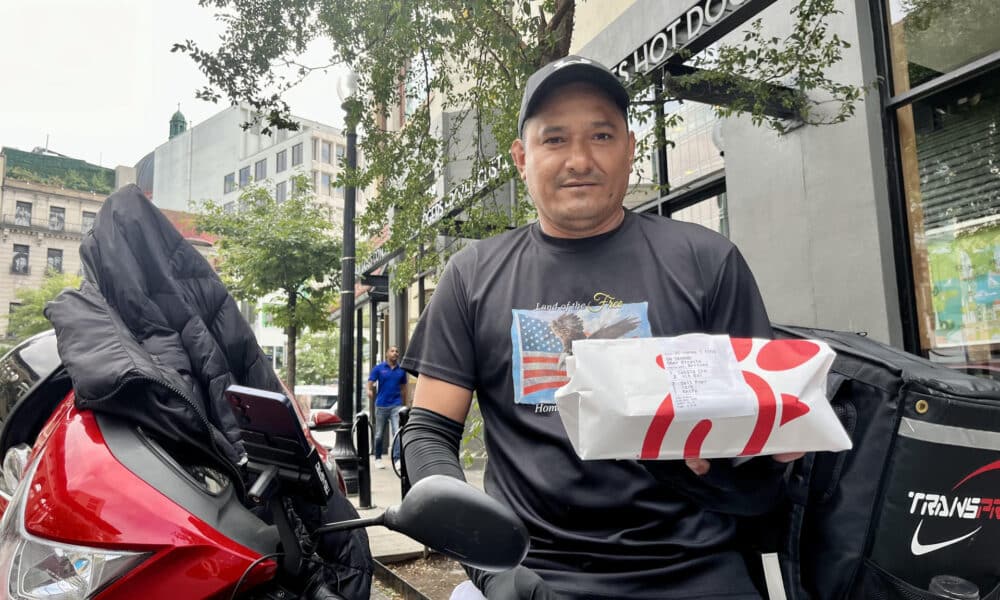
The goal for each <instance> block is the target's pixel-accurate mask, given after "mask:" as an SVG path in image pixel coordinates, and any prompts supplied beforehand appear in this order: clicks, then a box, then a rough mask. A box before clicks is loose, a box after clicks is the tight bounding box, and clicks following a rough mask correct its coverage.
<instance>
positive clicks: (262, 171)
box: [253, 158, 267, 182]
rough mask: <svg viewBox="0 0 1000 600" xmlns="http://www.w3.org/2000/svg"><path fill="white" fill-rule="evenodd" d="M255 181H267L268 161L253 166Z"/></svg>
mask: <svg viewBox="0 0 1000 600" xmlns="http://www.w3.org/2000/svg"><path fill="white" fill-rule="evenodd" d="M253 179H254V181H258V182H259V181H264V180H265V179H267V159H266V158H265V159H263V160H258V161H257V162H256V163H254V165H253Z"/></svg>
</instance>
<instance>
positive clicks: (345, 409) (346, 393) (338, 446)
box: [333, 98, 358, 495]
mask: <svg viewBox="0 0 1000 600" xmlns="http://www.w3.org/2000/svg"><path fill="white" fill-rule="evenodd" d="M343 106H344V112H345V114H346V119H345V121H346V125H347V169H348V170H349V171H351V172H353V171H354V170H355V169H357V166H358V149H357V144H358V134H357V127H358V116H357V114H356V109H357V106H358V102H357V100H355V99H353V98H348V99H347V100H345V101H344V105H343ZM356 199H357V189H356V188H355V186H354V185H348V186H346V189H345V190H344V234H343V247H344V249H343V256H342V257H341V259H340V270H341V277H342V283H341V287H340V382H339V383H338V388H339V389H340V394H341V397H340V399H339V401H338V402H337V416H338V417H340V420H341V424H340V427H339V428H338V429H337V437H336V442H335V444H334V446H333V456H334V458H335V459H336V461H337V466H338V467H339V468H340V472H341V474H342V475H343V476H344V483H345V484H346V485H347V493H348V495H353V494H357V493H358V455H357V452H356V451H355V449H354V442H353V440H351V426H352V424H353V423H354V397H353V396H354V364H353V363H354V348H353V347H352V346H353V343H354V339H353V334H354V268H355V264H354V263H355V260H354V203H355V201H356Z"/></svg>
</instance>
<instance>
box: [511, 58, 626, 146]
mask: <svg viewBox="0 0 1000 600" xmlns="http://www.w3.org/2000/svg"><path fill="white" fill-rule="evenodd" d="M578 81H583V82H586V83H590V84H592V85H594V86H597V88H598V89H600V90H601V91H603V92H605V93H606V94H607V95H608V97H610V98H611V99H612V100H613V101H614V103H615V104H617V105H618V108H620V109H621V111H622V116H624V117H625V119H626V121H627V120H628V103H629V98H628V92H627V91H625V86H623V85H622V83H621V81H619V80H618V78H617V77H615V74H614V73H612V72H611V71H610V70H608V68H607V67H605V66H604V65H602V64H601V63H599V62H597V61H594V60H591V59H589V58H584V57H582V56H573V55H570V56H566V57H564V58H560V59H559V60H554V61H552V62H550V63H549V64H547V65H545V66H544V67H542V68H540V69H538V70H537V71H535V72H534V73H533V74H532V75H531V77H529V78H528V83H527V84H526V85H525V86H524V97H523V98H521V113H520V114H519V115H518V117H517V133H518V135H524V122H525V121H527V120H528V117H530V116H531V114H532V113H533V112H534V111H535V109H536V108H538V105H539V104H540V103H541V101H542V100H543V99H544V98H545V97H546V96H547V95H548V94H549V92H551V91H552V90H554V89H555V88H557V87H559V86H561V85H566V84H567V83H576V82H578Z"/></svg>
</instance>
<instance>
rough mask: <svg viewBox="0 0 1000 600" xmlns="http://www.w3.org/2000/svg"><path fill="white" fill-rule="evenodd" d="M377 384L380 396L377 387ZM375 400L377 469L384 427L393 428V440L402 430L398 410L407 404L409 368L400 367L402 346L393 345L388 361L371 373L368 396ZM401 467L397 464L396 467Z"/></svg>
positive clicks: (396, 456) (395, 453) (395, 457)
mask: <svg viewBox="0 0 1000 600" xmlns="http://www.w3.org/2000/svg"><path fill="white" fill-rule="evenodd" d="M376 384H377V385H378V395H376V394H375V387H376ZM372 398H374V399H375V468H376V469H384V468H385V465H383V464H382V440H383V439H384V438H383V436H384V434H385V426H386V423H388V424H389V425H390V427H391V433H390V437H389V441H390V443H391V442H392V440H393V439H395V437H396V432H398V431H399V409H400V408H401V407H402V406H403V404H405V403H406V371H404V370H403V369H402V367H400V366H399V348H397V347H396V346H390V347H389V351H388V352H386V355H385V360H384V361H382V362H380V363H379V364H377V365H375V368H374V369H372V372H371V374H370V375H369V376H368V399H369V400H371V399H372ZM392 462H393V463H398V462H399V447H398V446H394V447H393V448H392ZM397 468H398V467H397Z"/></svg>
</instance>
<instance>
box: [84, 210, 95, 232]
mask: <svg viewBox="0 0 1000 600" xmlns="http://www.w3.org/2000/svg"><path fill="white" fill-rule="evenodd" d="M96 222H97V213H94V212H90V211H88V210H85V211H83V215H82V216H81V217H80V231H81V232H83V233H84V234H87V233H90V232H91V231H92V230H93V229H94V223H96Z"/></svg>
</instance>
